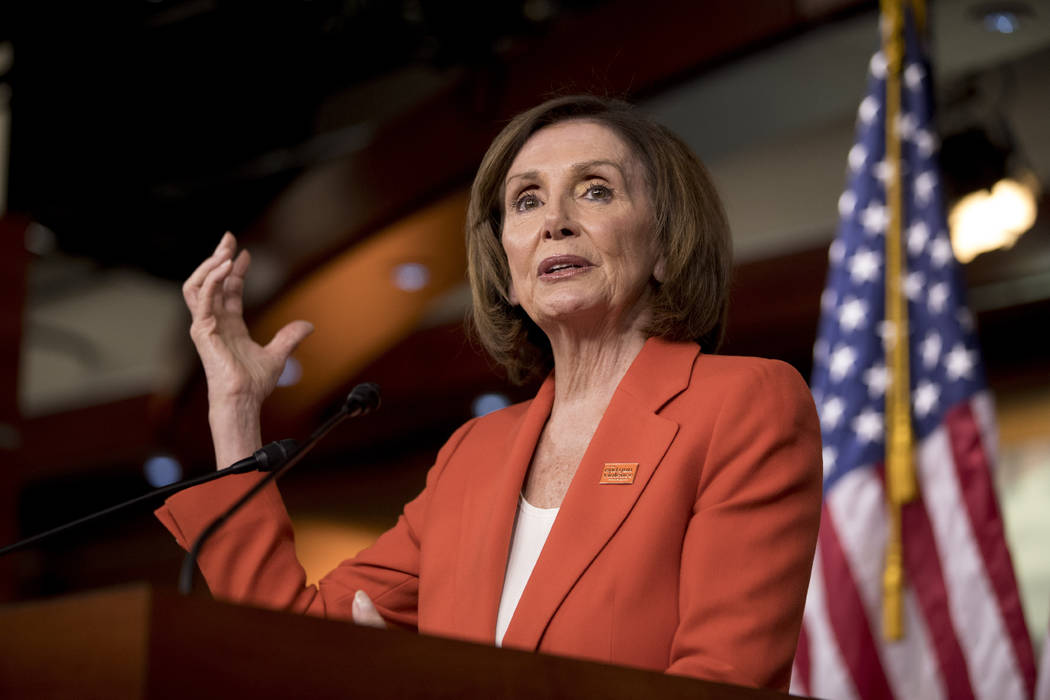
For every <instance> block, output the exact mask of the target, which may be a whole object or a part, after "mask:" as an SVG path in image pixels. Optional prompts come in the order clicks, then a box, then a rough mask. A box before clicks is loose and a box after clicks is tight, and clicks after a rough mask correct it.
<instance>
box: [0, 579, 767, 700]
mask: <svg viewBox="0 0 1050 700" xmlns="http://www.w3.org/2000/svg"><path fill="white" fill-rule="evenodd" d="M212 697H214V698H223V700H262V699H264V698H299V697H302V698H350V697H363V698H418V697H425V698H457V699H459V698H486V699H488V698H522V699H523V700H526V699H527V700H537V698H590V697H594V698H694V699H695V698H729V699H735V698H739V699H741V700H744V699H749V700H756V699H758V698H775V697H785V696H784V695H782V694H781V693H776V692H771V691H764V690H754V689H750V688H740V687H736V686H730V685H723V684H720V683H711V682H705V681H699V680H693V679H689V678H682V677H677V676H668V675H664V674H660V673H652V672H649V671H640V670H635V669H628V668H622V667H618V666H608V665H604V664H597V663H591V662H585V661H577V660H573V659H566V658H560V657H555V656H547V655H543V654H530V653H525V652H520V651H513V650H505V649H496V648H495V647H488V646H483V645H478V644H471V643H467V642H459V641H454V640H448V639H439V638H436V637H426V636H421V635H416V634H410V633H406V632H399V631H388V630H375V629H368V628H363V627H357V626H355V625H352V624H348V623H345V622H334V621H330V620H321V619H317V618H313V617H306V616H300V615H291V614H287V613H280V612H273V611H268V610H259V609H255V608H247V607H242V606H236V605H229V604H225V603H218V602H214V601H211V600H209V599H206V598H202V597H192V598H186V597H182V596H179V595H178V594H176V593H175V592H174V591H168V590H165V589H158V588H153V587H150V586H147V585H145V584H136V585H130V586H126V587H122V588H116V589H109V590H104V591H97V592H92V593H87V594H81V595H76V596H69V597H66V598H61V599H57V600H51V601H41V602H28V603H20V604H15V605H10V606H7V607H3V608H0V698H33V699H34V700H35V699H37V698H63V699H66V698H106V699H107V700H110V699H113V698H118V699H122V698H179V699H180V700H200V699H201V698H212Z"/></svg>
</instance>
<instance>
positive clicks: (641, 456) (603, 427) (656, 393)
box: [479, 338, 700, 650]
mask: <svg viewBox="0 0 1050 700" xmlns="http://www.w3.org/2000/svg"><path fill="white" fill-rule="evenodd" d="M699 350H700V349H699V347H697V346H696V345H695V344H693V343H669V342H667V341H665V340H661V339H659V338H650V339H649V340H648V341H646V344H645V346H644V347H643V348H642V351H641V352H640V353H639V354H638V357H636V358H635V360H634V362H633V363H632V364H631V367H630V368H629V369H628V370H627V374H626V375H624V378H623V379H622V380H621V381H620V384H619V386H618V387H617V388H616V391H615V393H614V394H613V397H612V400H611V401H610V403H609V407H608V408H607V409H606V411H605V415H604V416H603V417H602V420H601V422H600V423H599V424H598V428H597V430H596V431H595V433H594V437H593V438H592V439H591V442H590V445H589V446H588V448H587V451H586V452H585V453H584V456H583V459H582V461H581V462H580V465H579V468H578V469H577V471H576V475H575V476H574V477H573V480H572V483H571V484H570V485H569V490H568V491H567V492H566V494H565V499H564V501H563V502H562V505H561V510H560V511H559V513H558V518H557V520H556V521H555V523H554V527H553V528H552V529H551V532H550V535H549V536H548V538H547V542H546V543H545V545H544V547H543V551H542V552H541V554H540V557H539V560H537V562H536V566H535V568H534V569H533V571H532V575H531V576H530V578H529V582H528V584H527V585H526V587H525V591H524V592H523V593H522V596H521V600H520V601H519V603H518V607H517V609H516V610H515V613H514V616H513V618H512V619H511V622H510V626H509V627H508V629H507V633H506V635H505V636H504V638H503V645H504V646H506V647H515V648H520V649H530V650H533V649H536V648H537V647H538V645H539V643H540V640H541V639H542V637H543V633H544V631H545V630H546V628H547V625H548V624H549V623H550V620H551V618H552V617H553V616H554V614H555V613H556V612H557V610H558V607H559V606H560V605H561V603H562V601H563V600H564V599H565V597H566V596H567V595H568V593H569V591H570V590H571V589H572V587H573V585H575V583H576V581H577V580H578V579H579V578H580V576H582V575H583V573H584V572H585V571H586V569H587V567H588V566H590V563H591V562H592V561H593V560H594V559H595V557H597V556H598V554H599V553H600V552H601V550H602V548H604V547H605V545H606V543H608V541H609V540H610V539H611V538H612V536H613V535H614V534H615V533H616V531H617V529H619V527H620V525H621V523H623V521H624V519H625V518H626V517H627V516H628V514H629V513H630V511H631V509H632V508H633V507H634V504H635V502H636V501H637V500H638V498H639V496H641V493H642V491H644V490H645V487H646V485H647V484H648V483H649V479H650V478H651V477H652V475H653V473H654V472H655V471H656V468H657V467H658V465H659V464H660V461H661V460H662V459H663V456H664V454H665V453H666V452H667V448H668V447H669V446H670V444H671V441H672V440H673V439H674V437H675V435H676V434H677V432H678V427H679V426H678V424H677V423H675V422H674V421H671V420H669V419H667V418H664V417H662V416H660V415H658V414H657V412H658V411H659V410H660V409H661V408H662V407H663V406H664V404H666V403H667V402H668V401H670V400H671V399H672V398H674V396H676V395H677V394H679V393H681V392H682V391H683V390H685V388H686V387H687V386H688V385H689V379H690V376H691V373H692V367H693V363H694V362H695V360H696V357H697V354H698V353H699ZM553 400H554V385H553V381H552V378H550V377H549V378H548V379H547V382H545V383H544V385H543V387H542V388H541V390H540V392H539V394H538V395H537V397H536V399H535V400H534V401H533V405H532V406H530V408H529V410H528V411H527V413H526V416H525V419H524V420H523V422H522V423H523V424H522V430H520V431H519V433H518V436H517V439H516V440H515V442H514V448H513V449H512V450H511V453H510V455H508V460H507V463H506V464H505V465H504V469H503V472H504V474H505V475H506V477H505V478H506V482H504V491H501V493H499V494H498V496H497V497H498V498H499V499H500V500H501V502H503V501H507V503H504V505H505V506H506V507H507V514H506V515H505V516H504V517H503V520H502V521H501V522H500V523H498V524H497V523H493V525H494V528H493V529H494V530H498V531H499V532H498V534H497V533H495V532H494V533H493V535H492V540H493V542H491V543H490V544H493V545H494V544H496V541H498V545H499V547H495V546H493V547H491V548H489V549H487V550H486V551H485V552H484V555H485V556H487V557H492V558H493V560H495V561H494V562H493V563H494V566H492V568H491V572H490V573H491V575H493V576H494V577H495V581H493V582H491V584H487V585H488V586H489V588H490V590H489V591H487V592H489V593H490V595H486V596H485V603H486V604H488V605H490V606H491V607H492V609H491V610H487V611H486V614H483V615H480V616H479V617H484V618H485V620H484V624H485V625H487V626H488V627H487V630H488V634H489V635H492V634H493V630H494V629H495V622H496V613H497V609H498V606H499V595H500V592H501V590H502V586H503V579H504V577H505V575H506V566H507V556H508V553H509V547H510V535H511V532H510V531H511V529H512V528H513V522H514V513H515V512H516V509H517V496H518V493H519V492H520V490H521V485H522V483H523V481H524V477H525V472H526V470H527V469H528V465H529V462H530V461H531V459H532V453H533V451H534V450H535V447H536V443H537V442H538V440H539V436H540V432H541V431H542V429H543V424H544V423H545V422H546V420H547V417H548V416H549V415H550V410H551V406H552V404H553ZM608 462H630V463H635V462H636V463H637V464H638V470H637V472H636V474H635V479H634V482H633V483H632V484H618V485H608V484H604V485H603V484H599V480H600V479H601V474H602V469H603V467H604V466H605V464H606V463H608ZM511 500H513V503H512V504H511V503H510V501H511ZM497 550H498V551H497ZM493 584H494V585H493ZM492 588H494V590H495V600H494V605H493V603H492V596H491V589H492ZM479 602H480V601H479ZM489 618H491V620H490V619H489ZM489 623H491V624H489Z"/></svg>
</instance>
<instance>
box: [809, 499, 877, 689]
mask: <svg viewBox="0 0 1050 700" xmlns="http://www.w3.org/2000/svg"><path fill="white" fill-rule="evenodd" d="M818 541H819V543H820V555H821V568H822V574H823V577H824V581H825V590H826V596H825V603H826V605H827V608H828V619H829V622H830V623H831V629H832V632H833V634H834V635H835V640H836V641H837V642H838V646H839V649H840V651H841V653H842V656H843V659H844V661H845V662H846V665H847V666H848V667H849V670H850V675H851V676H852V677H853V682H854V684H855V685H856V687H857V689H858V691H859V693H860V695H861V697H863V698H886V699H887V700H891V699H892V698H893V693H892V692H891V691H890V685H889V682H888V681H887V680H886V674H885V672H884V671H883V669H882V661H880V660H879V655H878V651H876V648H875V639H874V638H873V637H872V634H871V627H870V626H869V625H868V615H867V611H866V610H865V608H864V603H863V602H862V601H861V597H860V593H859V592H858V590H857V586H856V583H855V581H854V579H853V574H852V573H851V572H850V568H849V563H848V562H847V561H846V553H845V552H844V551H843V550H842V544H841V542H840V541H839V536H838V533H837V532H836V531H835V524H834V522H832V518H831V514H830V512H829V511H828V508H827V507H826V506H825V507H824V510H823V517H822V521H821V526H820V535H819V538H818Z"/></svg>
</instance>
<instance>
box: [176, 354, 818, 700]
mask: <svg viewBox="0 0 1050 700" xmlns="http://www.w3.org/2000/svg"><path fill="white" fill-rule="evenodd" d="M554 381H555V379H554V377H553V376H551V377H549V378H548V379H547V381H546V382H545V383H544V384H543V386H542V387H541V388H540V390H539V393H538V394H537V395H536V397H535V398H534V399H533V400H531V401H527V402H524V403H521V404H516V405H514V406H510V407H508V408H505V409H503V410H501V411H497V412H495V413H491V414H488V415H486V416H483V417H481V418H476V419H474V420H471V421H470V422H468V423H466V424H465V425H463V426H462V427H461V428H459V429H458V430H457V431H456V432H455V433H454V434H453V435H452V437H451V438H450V439H449V441H448V442H447V443H446V444H445V445H444V447H442V449H441V451H440V452H439V453H438V457H437V461H436V462H435V464H434V466H433V467H432V468H431V470H430V472H429V474H428V475H427V480H426V486H425V488H424V489H423V491H422V493H420V494H419V496H418V497H416V498H415V499H414V500H413V501H411V502H410V503H408V504H407V505H406V506H405V509H404V512H403V514H402V515H401V517H400V518H399V520H398V522H397V525H396V526H394V528H393V529H391V530H389V531H388V532H386V533H384V534H383V535H382V536H380V537H379V539H378V540H377V541H376V542H375V544H374V545H373V546H372V547H370V548H369V549H367V550H365V551H363V552H361V553H360V554H359V555H358V556H357V557H355V558H353V559H350V560H347V561H346V562H343V563H342V564H341V565H340V566H338V567H337V568H336V569H335V570H333V571H331V572H330V573H329V574H327V575H326V576H325V577H324V578H323V579H322V580H321V581H320V582H319V583H318V585H317V586H316V587H315V586H309V587H308V586H306V585H305V575H304V573H303V570H302V567H301V566H300V565H299V563H298V561H297V560H296V558H295V550H294V544H293V538H292V526H291V522H290V520H289V519H288V515H287V513H286V511H285V508H284V505H283V503H282V501H281V498H280V495H279V493H278V491H277V489H276V488H271V489H269V490H267V491H264V492H263V493H262V494H260V496H261V497H260V498H257V499H256V500H255V501H254V502H253V503H251V504H250V506H249V507H247V508H246V509H245V510H244V511H242V512H241V513H240V514H239V515H238V516H237V517H235V518H234V519H232V520H231V521H230V522H229V523H228V524H227V525H226V526H224V528H223V529H222V530H220V532H219V533H217V535H216V536H215V537H214V538H213V539H212V541H211V542H210V544H208V545H207V546H206V547H205V548H204V551H203V552H202V556H201V559H200V566H201V569H202V571H203V572H204V576H205V578H206V580H207V581H208V585H209V586H210V587H211V589H212V591H213V592H214V593H215V594H216V595H217V596H220V597H223V598H226V599H232V600H237V601H244V602H249V603H253V604H258V605H264V606H268V607H277V608H283V609H291V610H296V611H303V612H307V613H311V614H317V615H324V616H327V617H336V618H345V619H350V618H351V604H352V600H353V595H354V592H355V591H356V590H357V589H364V590H365V591H366V592H367V593H368V594H369V595H370V596H371V597H372V599H373V601H374V602H375V604H376V607H377V608H378V610H379V612H380V613H381V614H382V615H383V616H384V617H385V618H386V619H388V620H392V621H394V622H397V623H400V624H404V625H409V626H412V627H415V628H417V629H418V630H419V631H420V632H423V633H427V634H433V635H441V636H448V637H457V638H460V639H467V640H472V641H477V642H482V643H488V644H492V643H493V641H494V637H495V629H496V613H497V610H498V607H499V600H500V593H501V588H502V585H503V580H504V575H505V572H506V565H507V556H508V552H509V547H510V538H511V532H512V529H513V525H514V516H515V512H516V508H517V504H518V495H519V493H520V492H521V489H522V484H523V482H524V478H525V472H526V470H527V469H528V466H529V462H530V460H531V458H532V454H533V450H534V449H535V446H536V443H537V441H538V439H539V436H540V431H541V430H542V429H543V425H544V423H545V422H546V421H547V418H548V416H549V415H550V411H551V406H552V403H553V400H554ZM610 462H628V463H637V464H638V468H637V473H636V475H635V477H634V481H633V483H630V484H615V485H610V484H601V483H599V482H600V479H601V475H602V468H603V466H604V465H605V464H606V463H610ZM257 478H259V477H258V476H257V475H251V476H235V477H230V478H227V479H222V480H218V481H215V482H211V483H209V484H206V485H203V486H199V487H196V488H193V489H190V490H187V491H183V492H181V493H179V494H177V495H175V496H173V497H172V498H170V499H169V500H168V501H167V503H166V505H165V506H164V507H162V508H160V509H159V510H158V511H157V515H158V517H159V518H160V519H161V521H162V522H163V523H164V524H165V525H166V526H167V527H168V529H169V530H171V531H172V533H173V534H174V535H175V537H176V539H177V540H178V542H179V543H180V544H181V545H182V546H183V547H186V546H187V545H188V543H190V542H192V540H193V539H194V538H195V537H196V535H197V534H198V533H199V532H200V531H201V530H202V529H203V528H204V527H205V525H206V524H207V523H208V522H209V521H210V520H211V518H212V517H214V516H215V515H216V514H217V513H218V512H220V511H221V510H222V509H223V508H225V507H226V506H227V505H228V504H229V503H231V502H233V501H234V500H236V499H237V498H238V497H239V496H240V494H241V493H243V491H244V490H245V489H246V488H247V486H248V483H249V482H250V481H252V480H254V479H257ZM820 498H821V452H820V432H819V428H818V423H817V417H816V411H815V409H814V406H813V401H812V399H811V397H810V393H809V390H808V388H807V387H806V384H805V383H804V382H803V380H802V378H801V377H800V376H799V375H798V373H797V372H795V371H794V370H793V369H792V368H791V367H790V366H789V365H786V364H784V363H782V362H777V361H771V360H761V359H756V358H743V357H727V356H717V355H706V354H703V353H701V352H700V348H699V347H698V346H697V345H695V344H692V343H670V342H667V341H664V340H661V339H656V338H654V339H650V340H649V341H647V343H646V345H645V347H644V348H643V350H642V351H641V353H640V354H639V355H638V357H637V358H636V359H635V361H634V363H633V364H632V365H631V368H630V369H629V370H628V372H627V374H626V375H625V376H624V378H623V380H622V381H621V382H620V385H619V386H618V388H617V389H616V392H615V394H614V396H613V398H612V401H611V402H610V404H609V407H608V409H607V410H606V412H605V415H604V417H603V418H602V421H601V423H600V425H599V426H598V429H597V431H596V432H595V434H594V437H593V439H592V440H591V443H590V446H589V447H588V449H587V452H586V454H585V455H584V458H583V460H582V462H581V463H580V465H579V468H578V470H577V472H576V475H575V477H574V478H573V481H572V483H571V485H570V487H569V490H568V492H567V493H566V495H565V499H564V501H563V503H562V505H561V510H560V511H559V513H558V517H557V520H556V521H555V523H554V526H553V528H552V530H551V532H550V536H549V538H548V539H547V542H546V544H545V546H544V548H543V551H542V553H541V554H540V557H539V560H538V561H537V562H536V567H535V569H533V572H532V576H531V578H530V579H529V582H528V585H527V586H526V588H525V591H524V593H523V594H522V596H521V600H520V602H519V603H518V607H517V610H516V611H515V613H514V617H513V619H512V620H511V622H510V627H509V628H508V630H507V632H506V636H505V637H504V640H503V645H504V646H505V647H513V648H519V649H526V650H538V651H541V652H548V653H552V654H562V655H568V656H575V657H583V658H587V659H591V660H596V661H603V662H607V663H614V664H622V665H627V666H636V667H643V668H649V669H657V670H662V671H667V672H670V673H677V674H683V675H691V676H696V677H700V678H706V679H712V680H719V681H725V682H730V683H738V684H745V685H753V686H765V687H774V688H780V689H786V688H787V686H788V682H789V679H790V674H791V661H792V657H793V655H794V652H795V646H796V644H797V640H798V633H799V626H800V624H801V619H802V608H803V604H804V602H805V596H806V588H807V584H808V581H809V574H810V568H811V566H812V561H813V552H814V547H815V544H816V537H817V526H818V523H819V518H820Z"/></svg>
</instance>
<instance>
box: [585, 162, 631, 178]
mask: <svg viewBox="0 0 1050 700" xmlns="http://www.w3.org/2000/svg"><path fill="white" fill-rule="evenodd" d="M600 165H608V166H610V167H613V168H616V169H617V170H619V171H620V175H622V176H623V177H624V178H626V177H627V173H626V172H624V169H623V166H622V165H620V164H619V163H618V162H616V161H615V160H601V159H598V160H585V161H583V162H582V163H573V165H572V169H573V170H575V171H576V172H581V171H584V170H590V169H591V168H596V167H598V166H600Z"/></svg>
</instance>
